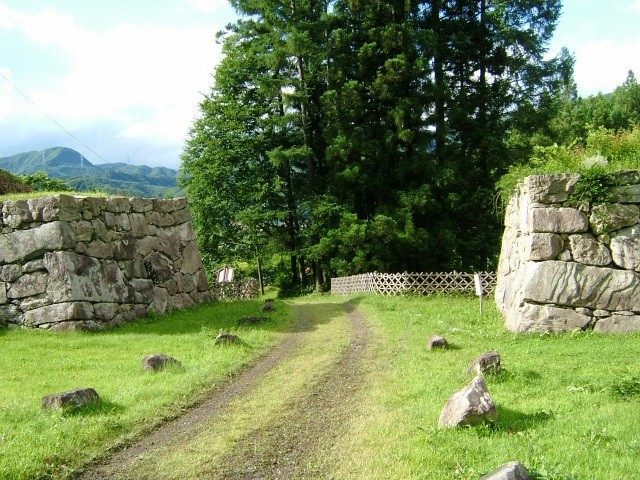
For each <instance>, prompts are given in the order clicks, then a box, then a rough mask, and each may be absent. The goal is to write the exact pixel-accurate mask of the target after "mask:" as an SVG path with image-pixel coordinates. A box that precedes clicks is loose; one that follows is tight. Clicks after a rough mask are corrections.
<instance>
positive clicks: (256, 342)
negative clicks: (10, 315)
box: [0, 302, 288, 480]
mask: <svg viewBox="0 0 640 480" xmlns="http://www.w3.org/2000/svg"><path fill="white" fill-rule="evenodd" d="M261 306H262V303H260V302H237V303H213V304H209V305H202V306H200V307H198V308H194V309H192V310H187V311H182V312H175V313H171V314H168V315H164V316H162V317H158V318H156V319H150V320H148V321H143V322H139V323H135V324H130V325H127V326H125V327H122V328H118V329H113V330H110V331H106V332H99V333H64V334H61V333H49V332H46V331H34V330H19V329H9V330H6V329H4V330H0V345H1V346H0V385H2V392H1V393H0V478H2V479H12V480H13V479H33V478H50V477H47V475H50V476H51V477H53V478H64V477H65V476H66V475H67V474H69V473H70V472H71V471H73V470H74V469H75V468H76V467H78V466H79V465H82V464H83V463H85V462H87V461H89V460H91V459H92V458H93V457H95V456H96V455H99V454H103V453H104V452H105V451H106V450H107V449H108V448H111V447H113V446H115V445H116V444H118V443H121V442H123V441H128V440H131V439H133V438H134V437H136V436H138V435H140V434H142V433H144V432H145V431H148V430H149V429H150V428H151V427H153V426H154V425H156V424H158V423H159V422H160V421H162V420H163V419H166V418H168V417H172V416H175V415H177V414H178V413H179V412H180V411H181V410H182V409H184V408H185V406H187V405H190V404H193V402H194V401H196V400H197V399H198V398H199V397H200V396H201V395H202V394H203V392H205V391H207V390H210V389H211V388H212V387H213V386H214V385H216V384H218V383H220V382H223V381H224V380H225V378H227V377H228V375H229V374H230V373H231V372H233V371H237V370H238V369H240V368H242V367H243V366H244V365H247V364H248V363H250V362H251V361H253V360H255V358H256V357H257V356H259V355H260V354H263V353H264V352H265V351H266V350H267V349H268V347H269V346H271V345H272V344H273V343H274V342H275V341H277V340H278V339H279V338H280V337H281V335H282V332H283V330H285V329H286V327H287V325H288V315H287V314H286V307H285V306H284V305H283V304H281V303H279V302H278V303H277V313H275V314H272V319H271V320H270V321H269V322H266V323H263V324H262V325H259V326H243V327H237V326H236V322H237V320H238V319H239V318H240V317H242V316H245V315H253V316H255V315H259V314H260V308H261ZM220 329H225V330H231V331H233V332H235V333H237V334H238V335H239V336H240V338H241V339H242V340H243V341H244V344H243V345H242V346H233V347H226V346H221V347H214V339H215V337H216V335H217V334H218V332H219V330H220ZM160 352H162V353H165V354H167V355H171V356H173V357H174V358H176V359H177V360H179V361H180V362H181V363H182V364H183V366H184V368H183V369H169V370H167V371H163V372H158V373H149V372H144V371H143V370H142V367H141V361H142V358H143V357H144V356H145V355H148V354H151V353H160ZM84 387H92V388H95V389H96V391H97V392H98V394H99V395H100V397H101V400H102V402H101V404H100V405H99V407H97V408H93V409H86V410H83V411H79V412H75V413H72V412H70V413H65V414H63V413H60V412H49V411H45V410H42V409H41V406H40V405H41V398H42V397H43V396H44V395H47V394H50V393H56V392H62V391H66V390H71V389H75V388H84Z"/></svg>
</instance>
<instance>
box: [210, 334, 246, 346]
mask: <svg viewBox="0 0 640 480" xmlns="http://www.w3.org/2000/svg"><path fill="white" fill-rule="evenodd" d="M222 343H240V337H239V336H237V335H234V334H233V333H229V332H220V333H219V334H218V336H217V337H216V340H215V342H214V344H215V345H220V344H222Z"/></svg>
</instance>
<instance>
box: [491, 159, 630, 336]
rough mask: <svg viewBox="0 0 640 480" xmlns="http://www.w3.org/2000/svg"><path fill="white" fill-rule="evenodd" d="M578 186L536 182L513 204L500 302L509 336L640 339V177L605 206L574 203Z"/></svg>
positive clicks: (624, 175)
mask: <svg viewBox="0 0 640 480" xmlns="http://www.w3.org/2000/svg"><path fill="white" fill-rule="evenodd" d="M579 181H580V175H579V174H558V175H533V176H530V177H527V178H526V179H525V180H524V182H523V184H522V185H520V186H519V188H518V189H517V191H516V193H515V194H514V195H513V197H512V198H511V201H510V202H509V205H508V207H507V212H506V215H505V231H504V236H503V240H502V250H501V254H500V262H499V267H498V281H497V287H496V294H495V299H496V304H497V306H498V308H499V309H500V311H501V312H502V314H503V316H504V317H505V319H506V321H505V324H506V327H507V328H508V329H509V330H512V331H517V332H538V333H546V332H565V331H572V330H586V329H591V328H593V329H594V330H595V331H597V332H601V333H629V332H639V331H640V273H639V272H640V172H638V171H624V172H619V173H617V174H615V175H614V176H613V182H612V183H613V184H614V185H615V186H613V187H610V188H609V191H608V193H607V195H606V198H605V199H604V201H600V202H585V201H580V199H578V200H576V199H575V198H572V193H573V191H574V188H575V186H576V184H577V183H578V182H579Z"/></svg>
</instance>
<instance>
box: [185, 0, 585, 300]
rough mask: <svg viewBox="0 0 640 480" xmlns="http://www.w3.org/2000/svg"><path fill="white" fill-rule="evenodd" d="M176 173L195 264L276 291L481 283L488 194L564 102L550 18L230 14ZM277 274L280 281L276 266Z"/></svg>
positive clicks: (326, 6) (470, 12)
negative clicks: (351, 283)
mask: <svg viewBox="0 0 640 480" xmlns="http://www.w3.org/2000/svg"><path fill="white" fill-rule="evenodd" d="M231 3H232V5H233V6H234V7H235V8H236V9H237V10H238V12H239V13H240V14H242V15H243V17H242V19H241V20H239V21H238V22H236V23H235V24H233V25H230V26H229V27H228V28H227V30H226V31H224V32H221V33H220V34H219V40H220V41H221V42H222V45H223V52H224V54H225V57H224V59H223V60H222V62H221V63H220V65H219V66H218V68H217V71H216V72H215V77H214V84H213V86H212V89H211V91H210V93H209V94H208V95H207V97H206V98H205V100H204V101H203V102H202V104H201V112H202V115H201V117H200V118H199V119H198V120H196V122H195V123H194V125H193V128H192V131H191V133H190V137H189V139H188V141H187V144H186V146H185V150H184V154H183V157H182V169H181V175H182V181H183V184H184V185H185V187H186V188H187V192H188V196H189V198H190V201H191V206H192V209H193V213H194V220H195V223H196V227H197V231H198V236H199V241H200V243H201V248H202V252H203V255H204V257H205V260H206V262H207V263H208V264H209V266H210V267H211V268H215V266H216V265H218V264H224V263H232V262H234V261H239V260H249V259H253V258H254V255H255V251H256V248H257V247H258V248H259V251H260V252H261V254H262V255H263V256H264V257H266V258H267V259H268V262H267V263H268V265H267V266H269V262H271V263H270V265H271V269H272V273H273V274H274V275H276V274H277V273H278V272H279V273H280V274H281V277H280V283H281V284H283V285H285V284H289V285H294V284H296V285H300V286H305V285H307V284H315V285H316V286H318V287H321V286H322V285H326V284H327V282H328V278H329V277H330V276H335V275H348V274H354V273H360V272H366V271H374V270H377V271H387V272H394V271H432V270H454V269H457V270H465V271H476V270H484V269H487V268H492V267H494V265H495V261H496V258H497V254H498V249H499V238H500V235H501V231H502V228H501V219H500V212H499V209H496V208H495V204H494V199H495V183H496V181H497V180H498V179H499V178H500V177H501V175H502V174H504V173H505V172H506V171H507V169H508V167H509V166H510V165H512V164H514V163H521V162H522V161H523V160H526V159H527V158H528V156H529V155H530V154H531V152H532V148H533V145H535V144H536V143H537V142H536V138H542V139H543V140H544V141H550V140H551V139H552V132H550V131H549V128H550V127H549V124H550V121H551V119H553V118H556V116H557V114H558V112H559V111H560V109H561V107H562V102H561V100H562V98H563V95H566V92H569V91H570V90H571V88H572V65H573V64H572V58H571V56H570V55H569V54H568V52H562V53H561V54H560V55H559V56H558V57H557V58H553V59H550V60H545V54H546V47H547V45H548V42H549V40H550V38H551V35H552V33H553V31H554V28H555V25H556V22H557V20H558V17H559V14H560V7H561V5H560V1H558V0H514V1H508V2H495V1H490V0H475V1H469V0H455V1H453V0H452V1H449V0H437V1H428V2H426V1H404V0H402V1H389V2H363V1H358V0H295V1H293V2H280V1H275V0H258V1H255V0H232V1H231ZM278 258H286V263H285V262H283V263H281V264H279V265H278V260H277V259H278Z"/></svg>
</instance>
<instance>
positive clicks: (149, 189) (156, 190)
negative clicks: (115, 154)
mask: <svg viewBox="0 0 640 480" xmlns="http://www.w3.org/2000/svg"><path fill="white" fill-rule="evenodd" d="M0 168H3V169H6V170H8V171H10V172H11V173H13V174H16V175H25V176H27V177H29V176H34V175H35V176H34V177H33V178H32V179H31V180H30V181H32V182H33V183H34V188H35V189H36V190H49V191H58V190H61V189H62V185H60V184H52V185H51V186H50V187H47V186H45V185H44V183H43V180H44V178H42V177H41V175H42V174H46V175H47V177H48V180H47V181H54V182H55V181H56V180H60V181H61V182H64V183H65V184H66V185H67V188H66V190H75V191H78V192H91V191H95V190H99V191H103V192H107V193H110V194H114V195H127V196H139V197H159V198H164V197H167V196H171V195H172V194H174V193H175V192H177V191H178V186H177V185H178V182H177V172H176V171H175V170H172V169H170V168H165V167H154V168H151V167H147V166H143V165H128V164H125V163H107V164H98V165H94V164H92V163H91V162H90V161H89V160H87V159H85V158H82V157H81V155H80V153H78V152H76V151H75V150H73V149H71V148H63V147H54V148H47V149H45V150H41V151H38V152H25V153H19V154H16V155H12V156H10V157H4V158H0ZM45 183H46V182H45Z"/></svg>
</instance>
